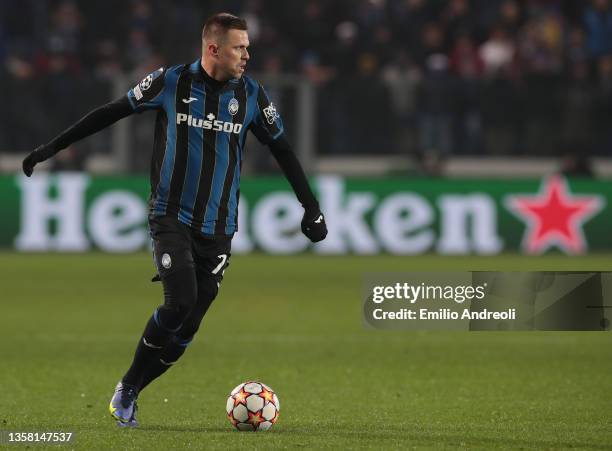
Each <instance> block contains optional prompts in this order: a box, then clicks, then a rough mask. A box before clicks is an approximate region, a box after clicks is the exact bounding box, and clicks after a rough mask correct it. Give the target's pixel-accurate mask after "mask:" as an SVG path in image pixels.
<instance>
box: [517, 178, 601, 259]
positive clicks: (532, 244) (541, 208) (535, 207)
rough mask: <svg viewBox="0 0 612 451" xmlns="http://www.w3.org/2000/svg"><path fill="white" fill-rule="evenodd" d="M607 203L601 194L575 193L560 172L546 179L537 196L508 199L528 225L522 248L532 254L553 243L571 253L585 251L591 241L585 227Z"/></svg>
mask: <svg viewBox="0 0 612 451" xmlns="http://www.w3.org/2000/svg"><path fill="white" fill-rule="evenodd" d="M604 205H605V202H604V200H603V199H602V197H601V196H597V195H582V196H576V195H572V194H571V193H570V192H569V188H568V185H567V182H566V180H565V179H564V178H563V177H561V176H558V175H555V176H552V177H550V178H548V179H546V180H544V182H543V183H542V186H541V188H540V192H539V193H538V194H536V195H533V196H524V195H518V196H517V195H512V196H508V197H507V198H506V206H507V207H508V209H509V210H510V211H512V213H514V214H515V215H516V216H517V217H518V218H520V219H521V220H523V221H525V222H526V224H527V230H526V231H525V235H524V236H523V244H522V247H523V249H524V250H525V251H527V252H528V253H530V254H540V253H542V252H544V251H546V250H548V249H550V248H551V247H553V246H557V247H558V248H559V249H561V250H563V251H565V252H567V253H571V254H580V253H584V252H585V251H586V250H587V243H586V240H585V239H584V234H583V231H582V226H583V224H584V223H585V222H586V221H588V220H589V219H590V218H591V217H593V216H594V215H596V214H597V213H599V211H600V210H601V209H602V208H603V207H604Z"/></svg>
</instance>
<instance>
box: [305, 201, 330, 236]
mask: <svg viewBox="0 0 612 451" xmlns="http://www.w3.org/2000/svg"><path fill="white" fill-rule="evenodd" d="M302 233H303V234H304V235H306V236H307V237H308V239H309V240H310V241H312V242H313V243H316V242H318V241H322V240H324V239H325V237H326V236H327V225H326V224H325V218H324V217H323V213H321V211H320V210H319V209H318V208H317V209H316V210H306V211H305V212H304V217H303V218H302Z"/></svg>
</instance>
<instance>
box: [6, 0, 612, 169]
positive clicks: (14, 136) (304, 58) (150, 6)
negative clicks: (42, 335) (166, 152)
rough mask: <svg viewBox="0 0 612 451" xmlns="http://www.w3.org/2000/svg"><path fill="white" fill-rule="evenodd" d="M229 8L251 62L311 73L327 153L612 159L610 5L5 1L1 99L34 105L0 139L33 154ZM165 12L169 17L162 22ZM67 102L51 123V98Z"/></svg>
mask: <svg viewBox="0 0 612 451" xmlns="http://www.w3.org/2000/svg"><path fill="white" fill-rule="evenodd" d="M220 9H228V10H231V11H234V12H236V13H239V14H242V15H244V16H246V17H248V18H249V26H250V28H251V37H252V38H251V41H252V42H251V44H252V46H251V50H252V53H253V54H257V55H259V56H258V57H257V58H254V61H255V62H254V65H252V66H251V67H250V68H249V70H250V71H254V72H267V73H269V74H271V75H273V74H277V73H278V71H281V72H282V73H285V74H301V75H303V76H305V77H306V78H307V79H308V80H310V81H311V82H312V83H314V85H315V86H316V92H317V98H318V100H319V101H318V102H317V104H318V106H319V110H318V111H317V114H316V121H317V129H318V134H319V137H318V139H319V142H320V143H322V144H325V145H324V146H323V145H322V146H321V149H320V150H321V151H322V152H328V153H342V152H343V153H350V152H355V151H356V150H355V149H356V148H357V147H359V148H360V151H362V152H367V153H378V154H381V153H406V152H407V149H410V150H409V151H411V152H412V151H414V150H417V148H420V149H421V150H422V149H423V148H436V149H437V150H438V151H439V152H442V153H445V154H449V155H452V154H465V153H468V154H479V153H488V154H508V153H515V152H521V153H525V154H527V153H528V154H546V153H549V154H550V153H551V152H555V151H556V150H555V149H558V142H556V141H558V140H560V139H569V137H571V138H572V141H579V142H581V141H584V138H585V137H587V136H590V137H591V139H590V140H587V141H588V142H590V143H591V144H590V145H592V146H593V149H592V150H593V152H596V153H600V154H608V155H611V154H612V145H611V144H610V142H611V141H612V138H611V137H610V136H609V133H610V132H609V129H610V127H609V126H608V124H609V123H610V120H611V119H612V111H611V110H610V107H609V105H610V95H609V85H610V74H609V69H608V66H609V64H610V63H609V62H608V61H609V60H608V58H609V55H612V2H611V1H610V0H590V1H584V2H570V1H564V0H522V1H519V0H436V1H431V0H430V1H428V0H359V1H357V2H355V1H351V0H338V1H335V2H325V1H322V0H307V1H304V2H298V3H294V2H283V1H281V0H266V1H265V2H264V1H262V0H225V1H223V0H214V1H211V2H200V1H196V0H185V1H182V2H162V1H160V0H129V1H128V2H126V1H124V0H106V1H105V2H87V1H84V0H37V1H33V0H3V1H2V2H1V3H0V13H1V14H0V77H1V78H2V80H3V82H4V86H5V87H6V88H7V89H5V90H4V92H3V101H4V102H5V104H6V105H12V106H14V107H15V109H13V110H10V109H9V111H20V112H24V114H20V115H19V116H18V117H13V118H11V117H4V116H7V115H8V113H2V114H3V120H2V123H1V124H0V145H2V149H3V150H11V151H25V150H30V148H31V147H32V146H33V145H34V143H36V142H38V141H40V137H41V134H42V135H44V136H48V135H50V134H54V133H57V131H58V130H56V129H55V128H54V127H57V125H56V124H57V123H65V122H71V119H70V118H73V117H74V114H75V111H83V110H85V109H87V108H88V107H89V106H91V105H85V104H83V103H82V102H85V101H86V100H85V99H87V101H89V100H90V99H92V96H80V95H79V93H80V92H83V90H88V91H91V90H94V91H95V92H96V93H97V95H98V94H99V98H108V97H112V93H111V91H112V90H114V89H117V88H118V86H117V84H118V83H123V84H125V83H127V82H130V83H131V82H133V81H134V80H137V79H139V78H140V77H141V76H142V75H143V74H145V73H148V72H150V71H151V70H153V69H156V68H157V67H159V66H162V65H165V64H172V63H174V62H177V61H182V60H185V59H189V58H191V56H192V55H193V54H195V53H197V49H194V48H193V42H197V34H198V33H199V29H198V28H199V26H198V23H199V22H200V21H201V20H202V18H203V17H206V16H207V15H209V14H210V13H212V12H213V11H216V10H220ZM118 10H124V11H125V13H124V14H122V15H121V17H119V18H117V14H116V12H117V11H118ZM162 19H163V20H164V21H165V22H167V24H171V26H165V27H161V26H160V20H162ZM173 29H181V33H173V32H172V30H173ZM267 54H275V55H277V56H278V58H275V59H273V60H270V59H268V58H266V55H267ZM442 61H445V63H444V64H443V65H445V66H446V67H445V68H444V69H443V70H441V69H440V67H441V62H442ZM434 67H438V69H434ZM366 68H367V69H366ZM370 68H371V69H370ZM274 76H276V75H274ZM366 79H367V81H368V83H371V84H372V86H373V87H374V88H372V91H377V92H379V93H380V94H381V96H382V98H383V99H384V100H383V101H380V100H379V99H374V98H370V97H373V96H370V92H366V91H369V90H368V89H365V90H364V87H363V86H361V90H362V93H363V92H366V94H364V95H362V97H363V98H364V99H367V100H363V102H366V101H367V102H369V101H372V102H373V104H372V106H371V107H370V108H369V109H370V110H373V109H374V108H376V109H379V108H382V110H380V111H379V112H378V117H383V116H384V117H385V118H386V120H387V122H386V123H387V124H390V127H391V128H392V132H391V133H389V134H386V135H384V136H383V133H384V132H383V131H382V130H380V129H376V130H371V131H370V133H369V134H368V136H367V137H366V138H367V139H365V140H361V139H356V138H353V137H352V136H353V135H355V134H357V135H359V134H360V133H361V130H358V131H357V132H355V131H354V130H353V127H355V124H364V117H365V116H363V115H362V114H363V113H362V109H363V110H364V111H365V110H366V109H367V108H361V107H360V108H361V109H360V108H355V105H356V104H357V103H358V102H356V101H355V100H354V99H353V96H355V95H357V91H358V86H359V83H363V82H364V81H365V80H366ZM25 86H27V88H28V89H27V91H28V93H27V94H24V89H23V88H24V87H25ZM124 87H125V86H123V87H122V88H124ZM283 94H284V95H285V97H287V94H286V93H283ZM447 95H448V96H452V97H453V99H452V100H450V99H446V98H444V97H445V96H447ZM24 96H26V97H27V96H32V98H33V99H40V98H43V99H44V102H42V105H43V109H42V111H41V110H40V108H36V111H31V112H30V111H27V113H28V114H25V111H26V110H28V109H29V107H23V104H24V103H23V102H22V99H23V97H24ZM46 96H49V97H48V98H47V97H46ZM289 97H290V96H289ZM289 97H287V102H286V108H288V109H289V110H288V111H284V116H285V117H286V118H287V121H288V123H291V121H292V119H293V116H292V114H294V111H293V105H294V103H295V101H294V100H293V99H290V98H289ZM67 98H70V99H71V101H65V100H66V99H67ZM417 99H418V101H417ZM57 102H59V104H60V107H59V108H58V107H55V108H54V114H53V117H46V116H45V111H44V108H45V104H52V103H57ZM39 103H40V102H39ZM11 108H12V107H11ZM32 109H34V108H32ZM417 110H418V114H417ZM383 111H384V114H383V113H382V112H383ZM434 111H435V113H433V112H434ZM44 118H46V119H44ZM572 118H573V119H572ZM585 118H590V119H592V120H590V119H589V120H587V119H585ZM56 120H57V121H56ZM138 120H139V119H136V120H135V121H136V122H137V121H138ZM330 124H331V126H330ZM135 128H136V129H137V128H138V125H136V126H135ZM561 128H562V129H563V130H564V132H563V133H562V134H559V133H556V130H557V129H561ZM578 135H580V136H578ZM133 136H136V137H137V138H136V139H137V140H138V139H140V138H138V136H139V134H138V133H134V134H133ZM143 136H144V135H143ZM418 136H420V139H418V138H417V137H418ZM370 137H371V138H372V139H371V140H369V139H370ZM368 140H369V141H368ZM385 140H388V143H387V144H384V145H382V144H381V143H383V142H384V141H385ZM355 141H357V142H356V143H355ZM104 142H106V144H104ZM137 142H140V141H137ZM109 143H110V141H109V140H108V139H106V141H101V142H100V143H98V144H95V145H93V147H94V148H95V149H101V148H103V147H105V146H106V147H108V146H109ZM356 146H357V147H356ZM366 146H371V147H372V148H370V149H366V148H365V147H366ZM134 147H136V148H139V149H140V148H142V149H143V150H142V151H143V152H146V151H147V150H146V149H148V147H147V146H146V145H142V144H140V145H137V146H134ZM137 159H138V160H142V159H143V158H142V157H138V158H137ZM144 159H145V160H146V158H144Z"/></svg>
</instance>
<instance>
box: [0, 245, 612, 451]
mask: <svg viewBox="0 0 612 451" xmlns="http://www.w3.org/2000/svg"><path fill="white" fill-rule="evenodd" d="M152 269H153V267H152V262H151V258H150V256H148V255H145V254H139V255H127V256H116V255H115V256H111V255H102V254H95V253H92V254H86V255H37V254H32V255H20V254H14V253H4V254H0V277H1V280H2V285H1V286H0V300H1V310H0V337H1V340H0V357H1V362H0V368H1V369H0V430H3V431H73V432H74V433H75V441H74V442H73V443H72V444H70V445H66V446H64V447H59V448H54V449H62V448H64V449H67V448H76V449H88V450H89V449H137V450H155V449H160V450H169V449H181V448H196V449H262V450H269V449H275V448H305V449H313V448H314V449H320V448H328V449H334V450H339V449H368V448H369V449H377V450H378V449H412V448H416V449H423V448H428V449H454V448H457V447H466V448H469V449H493V448H500V449H501V448H503V449H558V448H563V449H568V448H572V449H611V448H612V401H611V400H612V395H611V393H612V335H610V334H609V333H605V332H591V333H569V332H567V333H556V332H555V333H552V332H471V333H470V332H397V333H396V332H383V331H374V330H366V329H365V328H364V327H363V325H362V319H361V289H362V276H363V273H364V272H367V271H414V270H418V271H429V270H432V271H437V270H451V271H452V270H466V269H473V270H570V269H571V270H612V256H610V255H599V256H592V257H585V258H568V257H561V256H549V257H541V258H524V257H518V256H510V255H509V256H502V257H497V258H465V257H464V258H441V257H436V256H425V257H410V258H409V257H391V256H379V257H314V256H310V255H304V256H291V257H274V256H265V255H251V256H234V257H233V258H232V262H231V266H230V268H229V269H228V271H227V272H226V278H225V281H224V283H223V286H222V290H221V294H220V296H219V298H218V299H217V300H216V301H215V303H214V304H213V307H212V309H211V311H210V312H209V314H208V315H207V317H206V318H205V320H204V324H203V328H202V330H201V331H200V333H199V335H198V336H197V338H196V340H195V341H194V342H193V344H192V345H191V346H190V348H189V349H188V350H187V353H186V355H185V356H184V358H183V359H182V360H181V361H180V363H179V364H177V365H176V366H175V367H174V368H172V369H171V370H170V371H169V372H168V373H167V374H166V375H165V376H164V377H162V378H161V379H159V380H158V381H156V382H154V383H153V384H152V385H151V386H150V387H149V388H148V389H147V390H145V391H144V392H143V393H142V395H141V397H140V402H139V404H140V421H141V427H140V428H139V429H136V430H125V429H118V428H117V427H116V426H115V425H114V423H113V422H112V421H111V419H110V416H109V415H108V411H107V405H108V401H109V398H110V396H111V394H112V390H113V387H114V385H115V383H116V382H117V380H118V379H119V378H120V377H121V375H122V374H123V372H124V371H125V369H126V368H127V366H128V364H129V362H130V360H131V357H132V352H133V349H134V347H135V345H136V342H137V340H138V337H139V334H140V333H141V331H142V328H143V327H144V323H145V321H146V319H147V318H148V317H149V315H150V314H151V313H152V312H153V309H154V308H155V307H156V306H157V305H158V303H159V302H160V300H161V286H160V285H159V284H152V283H150V282H149V280H150V277H151V276H152V273H153V271H152ZM248 379H257V380H262V381H263V382H265V383H267V384H269V385H271V386H272V387H273V388H274V389H275V390H276V392H277V393H278V395H279V397H280V401H281V412H280V417H279V421H278V423H277V424H276V425H275V426H274V427H273V428H272V430H271V431H269V432H265V433H259V434H258V433H255V434H254V433H240V432H237V431H234V430H233V429H232V428H231V425H230V423H229V422H228V420H227V419H226V417H225V410H224V408H225V399H226V396H227V395H228V393H229V391H230V390H231V389H232V388H233V387H234V386H235V385H237V384H238V383H240V382H242V381H245V380H248ZM13 448H18V446H12V447H9V449H13ZM30 448H35V445H31V446H30Z"/></svg>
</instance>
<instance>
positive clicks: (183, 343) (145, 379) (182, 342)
mask: <svg viewBox="0 0 612 451" xmlns="http://www.w3.org/2000/svg"><path fill="white" fill-rule="evenodd" d="M192 339H193V337H192V338H187V339H184V338H181V337H179V336H174V337H172V338H171V339H170V341H169V342H168V343H167V344H166V346H165V347H164V349H163V350H162V351H161V353H160V354H159V358H158V359H156V360H155V361H153V362H151V364H150V365H149V366H148V367H147V368H146V369H145V371H144V374H143V376H142V382H141V384H140V387H139V390H140V391H142V390H143V389H144V388H145V387H146V386H147V385H149V384H150V383H151V382H153V381H154V380H155V379H157V378H158V377H159V376H161V375H162V374H164V373H165V372H166V371H168V370H169V369H170V367H171V366H172V365H174V364H175V363H176V362H177V361H178V360H179V359H180V358H181V356H182V355H183V354H184V353H185V350H186V349H187V346H189V343H191V340H192Z"/></svg>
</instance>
